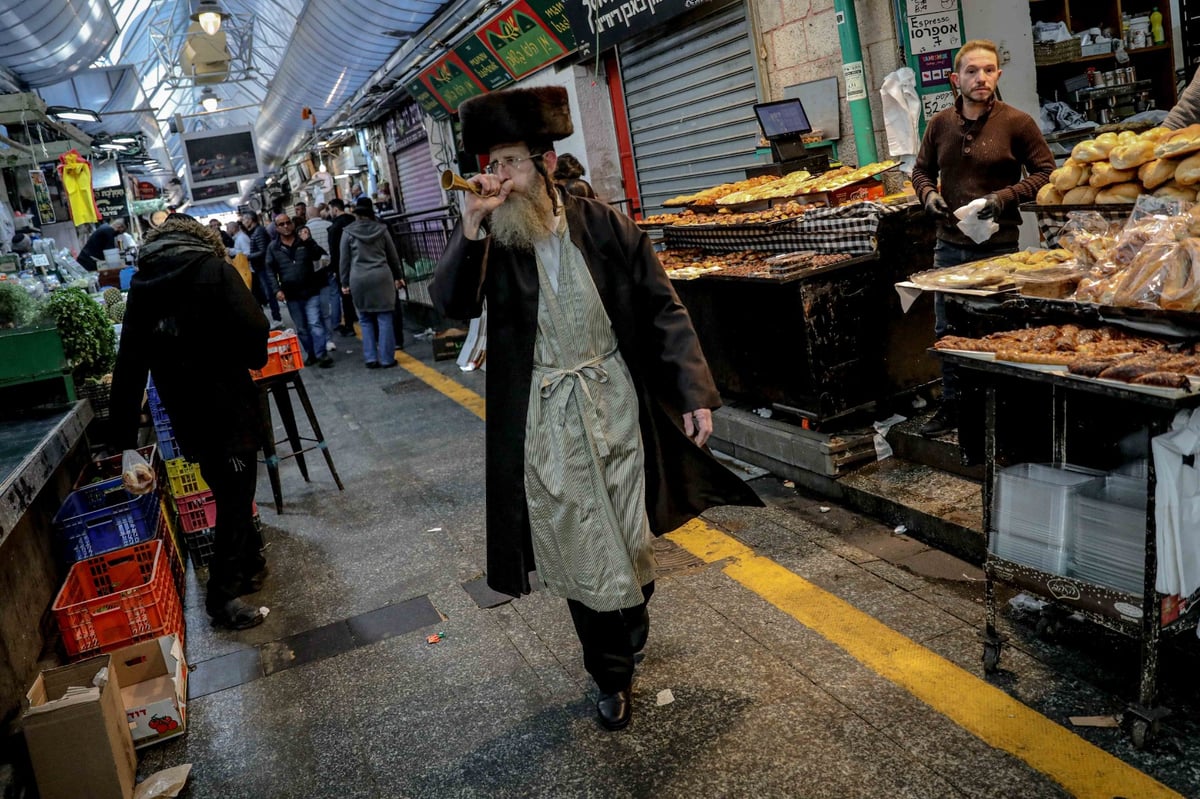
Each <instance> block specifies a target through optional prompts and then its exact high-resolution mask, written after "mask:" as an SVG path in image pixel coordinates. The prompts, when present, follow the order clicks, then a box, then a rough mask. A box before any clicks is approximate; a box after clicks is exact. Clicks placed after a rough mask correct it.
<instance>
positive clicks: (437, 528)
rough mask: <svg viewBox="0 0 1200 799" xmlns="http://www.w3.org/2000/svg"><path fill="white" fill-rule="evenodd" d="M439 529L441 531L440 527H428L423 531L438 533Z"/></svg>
mask: <svg viewBox="0 0 1200 799" xmlns="http://www.w3.org/2000/svg"><path fill="white" fill-rule="evenodd" d="M441 531H442V528H440V527H430V528H429V529H428V530H426V531H425V532H427V533H440V532H441Z"/></svg>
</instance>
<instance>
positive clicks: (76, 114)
mask: <svg viewBox="0 0 1200 799" xmlns="http://www.w3.org/2000/svg"><path fill="white" fill-rule="evenodd" d="M46 116H49V117H53V118H54V119H57V120H60V121H61V120H65V121H67V122H99V121H100V115H99V114H97V113H96V112H95V111H92V110H91V109H89V108H71V107H70V106H65V105H52V106H48V107H47V108H46Z"/></svg>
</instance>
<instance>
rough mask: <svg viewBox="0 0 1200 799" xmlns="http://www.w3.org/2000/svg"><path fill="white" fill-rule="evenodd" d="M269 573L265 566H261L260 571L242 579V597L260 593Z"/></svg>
mask: <svg viewBox="0 0 1200 799" xmlns="http://www.w3.org/2000/svg"><path fill="white" fill-rule="evenodd" d="M270 573H271V570H270V569H268V568H267V567H266V566H263V567H262V569H260V570H259V571H257V572H255V573H254V574H252V575H250V576H249V577H244V578H242V595H243V596H245V595H246V594H257V593H258V592H259V591H261V590H262V587H263V584H264V583H266V581H267V575H268V574H270Z"/></svg>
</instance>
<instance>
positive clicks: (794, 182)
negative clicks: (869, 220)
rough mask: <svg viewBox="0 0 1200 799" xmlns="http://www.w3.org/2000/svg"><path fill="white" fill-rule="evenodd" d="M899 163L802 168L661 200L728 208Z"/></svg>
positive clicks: (825, 187) (837, 185)
mask: <svg viewBox="0 0 1200 799" xmlns="http://www.w3.org/2000/svg"><path fill="white" fill-rule="evenodd" d="M899 164H900V162H899V161H877V162H875V163H873V164H866V165H864V166H860V167H848V166H842V167H837V168H836V169H831V170H829V171H828V172H824V173H823V174H820V175H817V176H815V177H814V176H813V175H812V174H810V173H809V172H806V171H804V170H800V171H798V172H790V173H788V174H787V175H784V176H783V177H774V176H771V175H760V176H758V177H754V178H747V179H746V180H739V181H737V182H736V183H722V184H721V185H720V186H714V187H712V188H711V189H705V190H704V191H700V192H696V193H695V194H683V195H680V196H678V197H672V198H671V199H669V200H666V201H665V202H663V206H664V207H667V208H675V207H679V206H684V205H690V206H700V207H712V206H718V207H722V208H729V207H731V206H737V205H746V204H749V203H757V202H765V201H769V200H786V199H789V198H792V197H801V196H803V195H806V194H818V193H821V192H829V191H837V190H838V189H842V188H845V187H846V186H849V185H851V184H854V183H858V182H859V181H861V180H866V179H867V178H869V177H873V176H875V175H878V174H879V173H881V172H885V171H887V170H889V169H891V168H893V167H896V166H899Z"/></svg>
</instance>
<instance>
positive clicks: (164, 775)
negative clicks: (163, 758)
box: [133, 763, 192, 799]
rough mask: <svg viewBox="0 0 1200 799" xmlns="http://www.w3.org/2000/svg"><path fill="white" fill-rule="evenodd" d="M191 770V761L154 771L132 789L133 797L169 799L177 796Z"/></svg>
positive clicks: (137, 798) (136, 798)
mask: <svg viewBox="0 0 1200 799" xmlns="http://www.w3.org/2000/svg"><path fill="white" fill-rule="evenodd" d="M191 771H192V764H191V763H184V764H183V765H182V766H175V767H173V768H165V769H163V770H162V771H156V772H154V773H153V774H151V775H150V776H149V777H147V778H146V779H144V780H142V781H141V783H139V784H138V786H137V788H135V789H134V791H133V799H171V797H173V796H179V792H180V791H182V790H183V786H184V785H185V784H186V783H187V778H188V775H189V774H190V773H191Z"/></svg>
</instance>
